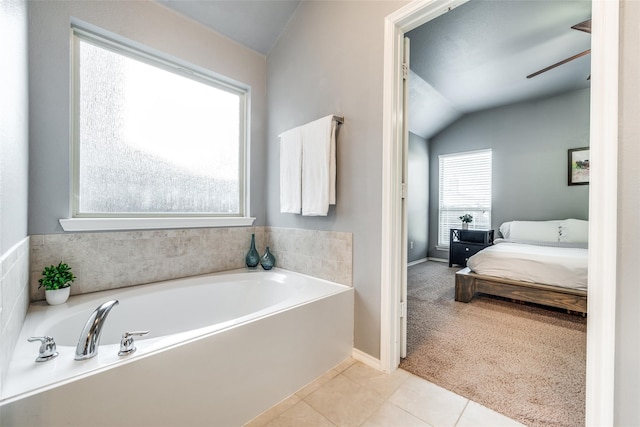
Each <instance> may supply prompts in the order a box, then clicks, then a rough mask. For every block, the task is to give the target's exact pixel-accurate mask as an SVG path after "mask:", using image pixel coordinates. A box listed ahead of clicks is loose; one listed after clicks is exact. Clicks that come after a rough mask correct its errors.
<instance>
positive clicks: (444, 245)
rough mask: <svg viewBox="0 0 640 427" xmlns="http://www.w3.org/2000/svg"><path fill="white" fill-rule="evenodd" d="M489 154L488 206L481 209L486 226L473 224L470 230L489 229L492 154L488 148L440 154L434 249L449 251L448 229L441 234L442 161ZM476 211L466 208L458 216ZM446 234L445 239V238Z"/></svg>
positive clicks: (473, 208)
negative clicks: (485, 219)
mask: <svg viewBox="0 0 640 427" xmlns="http://www.w3.org/2000/svg"><path fill="white" fill-rule="evenodd" d="M487 153H488V154H489V178H490V183H489V206H488V209H482V211H483V212H487V213H488V216H489V218H488V224H485V225H484V226H480V227H478V226H477V225H476V224H475V223H473V224H471V225H470V227H469V228H470V229H485V228H487V229H490V228H491V211H492V208H493V206H492V202H493V201H492V179H493V176H492V174H493V152H492V150H491V149H490V148H488V149H483V150H473V151H463V152H458V153H450V154H441V155H439V156H438V167H439V171H438V176H439V178H438V242H437V245H436V249H440V250H448V249H449V237H448V236H449V228H448V229H447V230H446V233H443V230H442V227H443V226H444V224H443V223H442V221H443V219H442V192H443V183H442V173H443V171H442V161H443V159H447V158H452V157H462V156H469V155H474V154H487ZM474 210H477V209H476V208H475V207H468V208H465V209H462V210H460V215H463V214H465V213H469V212H471V211H474ZM445 234H446V237H445ZM441 238H443V239H444V240H441Z"/></svg>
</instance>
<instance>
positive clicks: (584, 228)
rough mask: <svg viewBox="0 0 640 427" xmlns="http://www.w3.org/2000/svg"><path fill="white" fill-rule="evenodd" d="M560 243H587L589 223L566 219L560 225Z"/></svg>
mask: <svg viewBox="0 0 640 427" xmlns="http://www.w3.org/2000/svg"><path fill="white" fill-rule="evenodd" d="M560 241H561V242H567V243H587V242H588V241H589V221H583V220H581V219H565V220H564V221H562V223H561V224H560Z"/></svg>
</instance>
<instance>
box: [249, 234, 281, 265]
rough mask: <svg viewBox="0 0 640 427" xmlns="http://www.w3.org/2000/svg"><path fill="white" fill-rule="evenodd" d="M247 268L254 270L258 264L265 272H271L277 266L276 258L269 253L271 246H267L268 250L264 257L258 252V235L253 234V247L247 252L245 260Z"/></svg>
mask: <svg viewBox="0 0 640 427" xmlns="http://www.w3.org/2000/svg"><path fill="white" fill-rule="evenodd" d="M244 261H245V263H246V264H247V267H249V268H251V269H254V268H256V267H257V266H258V264H260V265H262V268H264V269H265V270H271V269H272V268H273V267H274V266H275V265H276V257H274V256H273V254H272V253H271V252H270V251H269V246H267V250H266V251H265V253H264V255H262V257H261V256H260V254H259V253H258V251H257V250H256V235H255V234H251V246H250V247H249V252H247V256H246V257H245V258H244Z"/></svg>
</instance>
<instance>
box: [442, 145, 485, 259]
mask: <svg viewBox="0 0 640 427" xmlns="http://www.w3.org/2000/svg"><path fill="white" fill-rule="evenodd" d="M439 163H440V192H439V195H440V196H439V199H440V203H439V220H438V246H449V230H450V229H451V228H460V226H461V221H460V216H462V215H464V214H471V215H473V221H472V222H471V224H469V228H470V229H479V230H488V229H490V228H491V150H480V151H469V152H465V153H456V154H446V155H441V156H439Z"/></svg>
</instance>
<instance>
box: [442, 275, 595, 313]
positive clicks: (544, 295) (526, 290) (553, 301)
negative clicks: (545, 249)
mask: <svg viewBox="0 0 640 427" xmlns="http://www.w3.org/2000/svg"><path fill="white" fill-rule="evenodd" d="M476 292H482V293H485V294H489V295H496V296H500V297H504V298H511V299H514V300H518V301H526V302H532V303H536V304H542V305H547V306H551V307H557V308H563V309H566V310H569V311H575V312H578V313H586V312H587V291H584V290H581V289H570V288H561V287H558V286H551V285H543V284H539V283H529V282H521V281H518V280H510V279H503V278H499V277H493V276H484V275H481V274H475V273H472V272H471V270H470V269H469V268H468V267H467V268H465V269H463V270H460V271H458V272H457V273H456V296H455V299H456V301H461V302H469V301H471V299H472V298H473V295H474V294H475V293H476Z"/></svg>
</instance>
